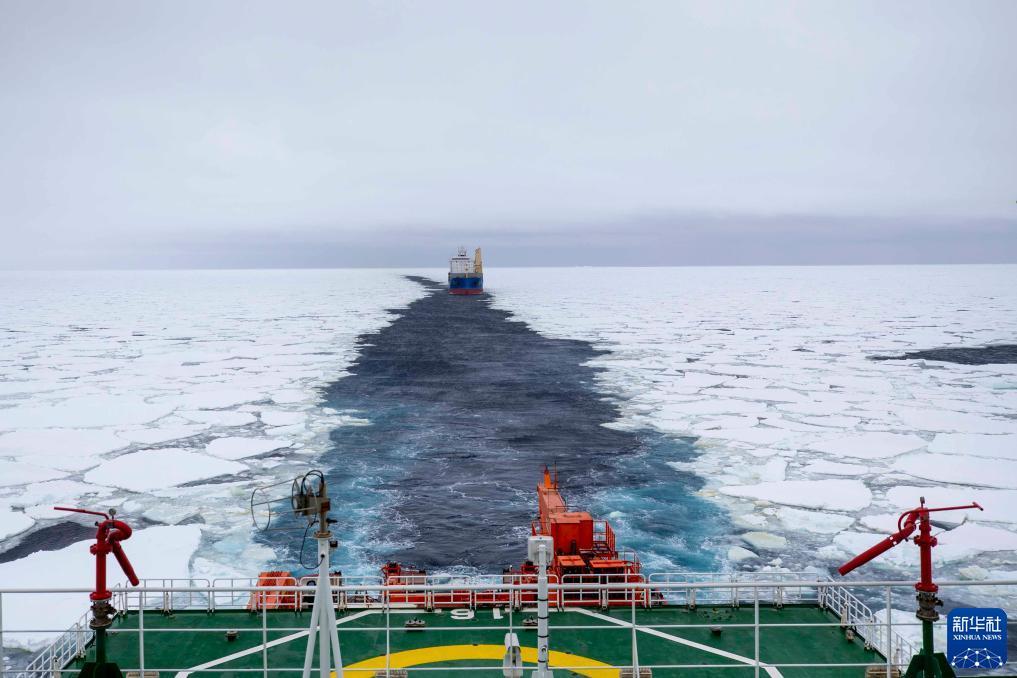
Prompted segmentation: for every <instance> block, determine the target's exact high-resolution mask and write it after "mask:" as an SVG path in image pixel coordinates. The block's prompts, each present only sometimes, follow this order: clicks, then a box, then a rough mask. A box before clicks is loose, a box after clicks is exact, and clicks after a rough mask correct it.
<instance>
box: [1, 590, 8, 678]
mask: <svg viewBox="0 0 1017 678" xmlns="http://www.w3.org/2000/svg"><path fill="white" fill-rule="evenodd" d="M6 675H7V669H6V664H5V663H4V594H2V593H0V678H4V676H6Z"/></svg>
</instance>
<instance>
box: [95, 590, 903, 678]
mask: <svg viewBox="0 0 1017 678" xmlns="http://www.w3.org/2000/svg"><path fill="white" fill-rule="evenodd" d="M590 612H592V613H593V615H607V616H609V617H610V618H611V619H614V620H618V621H621V622H624V625H623V626H619V625H616V622H612V621H611V620H610V619H605V618H603V617H597V616H592V615H591V614H589V613H584V612H581V611H568V612H553V613H552V614H551V619H550V623H551V632H550V646H551V650H552V653H556V652H558V653H568V654H570V655H573V657H571V658H570V657H563V656H561V655H556V654H552V664H554V663H556V658H557V663H558V664H559V665H560V666H563V667H564V666H571V667H573V668H574V669H575V670H574V671H573V670H570V669H569V668H559V669H558V670H557V675H559V676H570V675H572V674H573V673H581V674H586V675H591V676H595V677H596V678H610V677H611V676H617V675H618V674H617V671H616V670H590V669H586V668H578V667H580V666H583V667H585V666H592V665H593V664H591V663H590V662H588V661H587V662H585V663H583V661H582V660H583V659H584V658H585V659H592V660H595V662H600V663H605V664H609V665H616V666H622V665H625V666H628V665H631V664H632V630H631V626H630V625H629V624H628V622H629V620H630V618H631V612H630V611H629V610H628V609H618V610H612V611H610V612H606V613H604V612H601V611H594V610H591V611H590ZM636 614H637V616H636V625H637V628H638V629H639V633H638V634H637V646H638V651H639V662H640V665H664V664H696V665H709V664H721V665H724V667H723V668H721V667H716V668H697V669H695V670H691V669H664V668H654V669H653V674H654V676H662V677H663V676H687V675H695V676H703V677H704V678H705V677H713V676H716V677H718V678H720V677H728V676H734V677H739V676H752V675H754V668H753V667H752V666H751V665H750V663H751V661H752V658H753V657H754V653H755V642H754V637H753V629H752V628H751V627H750V628H725V629H724V630H723V632H722V633H721V635H720V636H716V635H714V634H713V633H711V631H710V628H709V627H710V625H712V624H751V623H752V621H753V610H752V608H751V607H747V608H746V607H742V608H740V609H732V608H728V607H724V608H708V607H700V608H699V609H697V610H695V611H689V610H687V609H686V608H660V609H652V610H642V609H639V610H637V613H636ZM530 616H533V615H532V613H526V612H523V613H518V612H517V613H515V614H514V615H513V617H512V622H513V624H514V626H515V631H516V632H517V633H518V635H519V639H520V644H521V645H522V646H523V647H524V648H526V647H531V648H532V647H534V646H535V644H536V632H535V631H534V630H531V629H524V628H523V627H522V626H521V622H522V620H523V619H524V618H525V617H530ZM410 617H418V618H421V619H424V620H425V621H426V622H427V628H426V629H425V630H423V631H408V630H405V629H404V628H403V622H404V620H406V619H409V618H410ZM308 618H309V614H308V613H306V612H305V613H294V612H282V611H278V612H270V613H269V614H268V616H267V619H266V620H265V621H266V624H267V627H268V632H267V638H268V640H269V648H268V651H267V656H268V665H269V669H270V671H271V672H272V673H273V678H286V677H287V676H293V675H299V672H283V671H282V670H281V669H285V668H290V669H292V668H299V667H301V666H302V665H303V657H304V651H305V648H306V643H307V636H306V631H305V632H304V633H302V634H301V633H300V631H298V630H297V629H303V628H305V626H306V624H307V622H308ZM391 620H392V627H393V628H392V630H391V633H390V634H389V639H388V640H389V643H390V647H391V652H392V655H391V657H392V659H390V662H391V664H390V665H391V666H393V667H397V666H399V665H404V666H409V667H410V671H411V673H415V674H416V676H418V677H419V678H437V677H438V676H459V677H460V678H461V676H463V675H464V674H463V672H462V671H456V670H447V671H441V670H433V669H439V668H442V667H463V666H490V667H492V670H491V671H490V672H484V675H490V676H500V675H501V659H500V657H501V654H500V648H502V647H503V644H504V636H505V632H506V631H507V630H508V628H509V618H508V616H507V613H504V612H503V616H502V618H501V619H495V617H494V613H493V611H492V610H490V609H486V610H478V611H476V613H475V616H474V617H473V618H472V619H468V620H457V619H455V618H453V616H452V615H451V614H450V613H449V612H443V613H426V612H422V611H419V610H413V611H393V612H392V614H391ZM339 621H340V624H339V626H338V628H339V639H340V643H341V646H342V651H343V662H344V665H345V666H347V667H351V668H355V665H356V664H357V663H358V662H363V661H365V660H369V659H371V658H379V657H380V659H378V660H376V663H375V666H379V665H380V666H381V667H384V661H385V660H384V655H385V654H386V652H385V649H386V634H385V630H384V626H385V613H384V611H381V610H370V611H363V610H351V611H349V612H347V613H344V614H342V615H340V616H339ZM831 622H832V623H836V622H837V619H836V618H835V617H833V616H832V615H831V614H829V613H828V612H824V611H822V610H820V609H818V608H816V607H805V606H787V607H785V608H784V609H782V610H777V609H774V608H770V607H765V608H761V609H760V623H762V624H799V623H809V624H818V623H831ZM672 624H693V625H695V626H696V628H656V631H658V632H659V633H662V634H666V635H670V636H673V638H667V637H661V636H660V635H654V634H653V633H652V632H651V630H649V629H647V627H649V626H653V627H658V626H659V625H672ZM144 626H145V669H146V671H151V670H156V671H160V673H162V676H160V678H166V676H167V675H168V674H174V673H176V672H177V671H181V670H192V671H193V670H194V669H195V667H199V666H202V665H206V664H209V663H211V665H210V666H208V668H206V669H203V670H201V672H200V673H197V674H195V676H196V678H206V677H208V678H223V677H225V676H229V677H230V678H245V677H246V676H252V677H253V676H257V675H258V674H259V673H261V669H262V662H263V656H262V617H261V616H260V615H258V614H253V613H249V612H244V611H219V612H216V613H214V614H207V613H204V612H177V613H175V614H172V615H163V614H162V613H160V612H146V613H145V616H144ZM137 627H138V615H137V614H136V613H133V614H131V615H129V616H127V617H122V618H120V619H119V620H118V621H117V622H116V623H115V624H114V626H113V627H112V629H111V631H112V633H111V635H110V638H109V655H110V658H111V659H112V660H114V661H117V662H118V663H119V664H120V666H121V669H123V670H125V671H126V670H128V669H137V668H138V667H139V664H140V661H139V652H138V649H139V648H138V644H137V638H138V634H137V633H135V632H132V629H136V628H137ZM168 627H177V628H185V629H188V630H187V631H183V632H181V631H169V630H164V631H160V629H167V628H168ZM480 627H497V628H492V629H483V628H480ZM568 627H583V628H568ZM590 627H600V628H590ZM227 629H236V630H238V631H239V637H238V638H237V639H236V640H234V641H232V642H231V641H228V640H227V639H226V630H227ZM443 629H444V630H443ZM273 641H279V642H273ZM683 641H684V642H683ZM695 644H700V645H703V646H707V647H708V648H715V649H716V650H718V651H720V652H724V653H730V654H733V655H738V657H740V658H742V659H741V660H739V659H738V658H733V657H731V656H725V655H723V654H718V653H715V652H713V651H711V650H709V649H706V648H700V647H696V646H695ZM436 646H437V647H442V646H446V647H447V646H466V647H465V648H463V647H459V648H457V649H455V650H452V649H445V650H431V651H430V652H418V653H416V654H413V655H411V656H409V657H408V656H407V655H406V654H401V655H400V654H396V653H400V652H405V651H407V650H413V649H420V648H428V647H436ZM480 646H496V648H488V649H484V648H482V647H480ZM484 652H488V653H494V656H496V657H497V658H494V657H493V656H492V658H479V659H478V658H476V656H477V654H478V653H479V654H483V653H484ZM525 652H526V651H525V650H524V653H525ZM449 653H458V654H459V655H460V656H461V655H462V654H463V653H466V654H470V653H472V654H473V657H474V658H470V659H464V658H460V659H458V660H456V659H455V658H454V657H452V658H448V654H449ZM238 654H239V655H240V656H233V655H238ZM442 658H444V660H443V659H442ZM525 658H526V654H524V659H525ZM315 659H317V652H315ZM760 659H761V660H762V661H763V662H766V663H770V664H775V665H776V666H777V669H778V671H779V673H770V674H768V673H767V671H766V670H762V671H761V672H760V675H762V676H767V675H771V676H776V675H781V676H785V677H786V678H792V677H795V678H804V677H815V678H820V677H824V676H830V677H834V676H836V677H845V678H846V677H852V678H860V677H861V676H863V675H864V672H865V669H864V668H863V667H862V666H851V667H831V668H792V667H782V666H781V665H782V664H795V663H830V664H838V663H853V664H860V663H871V664H879V663H881V662H883V661H884V660H883V659H882V657H881V656H880V655H878V654H877V653H875V652H873V651H868V650H865V649H864V647H863V645H862V642H861V641H860V640H857V639H856V640H855V641H848V640H846V639H845V636H844V633H843V632H842V631H841V629H840V628H839V627H838V626H836V625H833V626H811V627H783V628H780V627H770V628H762V630H761V633H760ZM377 662H380V664H378V663H377ZM576 662H578V663H576ZM527 664H529V662H527ZM413 667H417V668H421V669H432V670H427V671H415V672H414V671H413V670H412V669H413ZM237 669H257V670H258V671H257V672H254V671H250V672H244V671H238V670H237ZM373 672H374V670H373V669H372V670H371V671H370V672H360V673H356V674H352V673H351V675H352V676H354V677H355V678H369V677H370V676H371V675H373Z"/></svg>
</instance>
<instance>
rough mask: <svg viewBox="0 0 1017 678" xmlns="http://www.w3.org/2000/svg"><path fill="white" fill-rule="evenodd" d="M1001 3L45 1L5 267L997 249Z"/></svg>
mask: <svg viewBox="0 0 1017 678" xmlns="http://www.w3.org/2000/svg"><path fill="white" fill-rule="evenodd" d="M1015 28H1017V2H1014V1H1013V0H1002V1H999V2H989V1H980V2H955V1H953V0H951V1H949V2H929V1H926V0H922V1H920V2H882V1H880V2H872V3H867V2H843V1H841V0H837V1H834V2H818V1H811V0H810V1H809V2H801V3H798V2H779V3H778V2H758V1H755V0H753V1H752V2H745V3H734V2H728V3H721V2H713V1H710V2H701V3H700V2H676V1H667V2H660V3H655V2H638V3H631V2H618V1H613V2H604V3H600V2H563V1H557V0H556V1H554V2H547V1H546V0H541V1H540V2H499V3H494V2H477V1H476V0H469V1H464V2H460V3H451V2H434V1H428V2H413V3H409V2H407V3H400V2H383V1H372V2H352V1H346V2H331V1H330V2H323V3H320V4H319V3H298V2H285V3H283V2H268V3H259V2H249V1H247V0H245V1H243V2H240V1H237V2H206V1H205V0H202V1H200V2H181V1H179V0H174V1H172V2H137V1H135V0H131V1H130V2H122V3H121V2H78V1H76V0H75V1H67V2H38V1H36V0H25V1H16V0H4V2H3V5H2V19H0V152H2V154H3V155H2V160H3V161H2V163H0V219H2V223H0V229H2V235H3V245H2V246H0V268H63V267H71V268H79V267H86V268H87V267H97V268H104V267H116V268H123V267H189V266H197V267H209V266H223V267H237V266H350V265H370V266H385V265H393V266H421V265H424V266H426V265H435V266H440V265H443V263H444V260H445V259H446V258H447V256H448V255H449V254H450V250H452V249H453V248H454V247H455V246H456V245H458V244H460V243H463V244H466V245H470V246H473V245H483V246H485V254H486V259H487V262H488V263H489V264H491V265H495V264H498V263H501V264H505V265H526V264H535V265H536V264H541V265H543V264H555V263H561V264H695V263H700V264H714V263H716V264H728V263H873V262H878V263H885V262H982V261H990V262H992V261H1017V46H1015V45H1017V38H1015Z"/></svg>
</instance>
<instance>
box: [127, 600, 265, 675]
mask: <svg viewBox="0 0 1017 678" xmlns="http://www.w3.org/2000/svg"><path fill="white" fill-rule="evenodd" d="M255 595H257V596H258V607H259V608H261V672H262V675H263V676H264V678H268V606H267V605H266V604H265V592H264V591H259V592H258V593H257V594H255ZM141 678H145V677H144V676H142V677H141Z"/></svg>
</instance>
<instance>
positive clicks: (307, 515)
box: [251, 470, 343, 678]
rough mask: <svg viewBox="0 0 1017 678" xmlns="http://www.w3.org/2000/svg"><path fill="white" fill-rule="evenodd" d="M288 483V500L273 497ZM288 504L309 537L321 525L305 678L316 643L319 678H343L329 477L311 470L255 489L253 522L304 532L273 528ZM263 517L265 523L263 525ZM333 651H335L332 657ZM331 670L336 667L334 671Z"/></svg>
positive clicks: (268, 527) (317, 532) (263, 527)
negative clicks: (282, 507) (277, 509)
mask: <svg viewBox="0 0 1017 678" xmlns="http://www.w3.org/2000/svg"><path fill="white" fill-rule="evenodd" d="M287 484H289V486H290V494H289V496H288V497H286V496H284V495H279V496H271V492H270V491H271V490H272V489H273V488H276V487H280V486H282V485H287ZM287 502H288V503H289V508H290V512H291V513H292V514H293V516H294V517H295V518H297V519H298V520H299V519H300V518H304V519H306V523H305V526H304V527H303V530H304V534H305V536H306V534H307V530H308V529H310V528H312V527H314V526H317V530H315V532H314V539H315V541H317V543H318V563H317V568H318V577H317V582H316V586H317V588H316V589H315V592H314V605H313V606H312V607H311V623H310V626H309V632H308V635H307V650H306V652H305V653H304V670H303V674H302V678H310V676H311V663H312V659H313V657H314V646H315V643H316V642H317V645H318V672H319V678H330V676H329V674H330V673H331V671H332V670H334V671H335V676H336V678H342V677H343V660H342V651H341V650H340V647H339V632H338V630H337V629H336V619H335V607H334V606H333V604H332V601H333V596H332V582H331V577H330V575H329V566H330V565H331V562H330V561H331V559H330V555H331V552H332V551H333V550H334V549H337V548H338V546H339V544H338V542H337V541H335V540H334V539H332V532H331V530H329V526H330V525H331V524H332V523H334V522H335V520H333V519H332V518H329V517H328V513H329V510H330V509H331V508H332V502H331V500H330V499H329V497H328V488H327V485H326V483H325V475H324V474H323V473H322V472H321V471H318V470H314V471H308V472H307V473H305V474H303V475H300V476H297V477H296V478H294V479H293V480H292V482H291V481H289V480H286V481H283V482H281V483H276V484H274V485H265V486H262V487H258V488H255V490H254V491H253V492H252V493H251V519H252V520H253V521H254V525H255V526H256V527H257V528H258V529H260V530H262V531H263V532H265V531H274V530H287V529H300V528H293V527H273V526H272V519H273V517H274V515H275V512H274V511H273V505H276V504H281V503H287ZM259 518H260V521H262V522H259ZM303 550H304V549H303V544H301V548H300V553H301V560H302V559H303ZM261 595H263V594H261ZM262 607H264V606H262ZM329 650H331V656H330V652H329ZM333 662H334V663H333ZM330 667H332V668H331V669H330Z"/></svg>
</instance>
